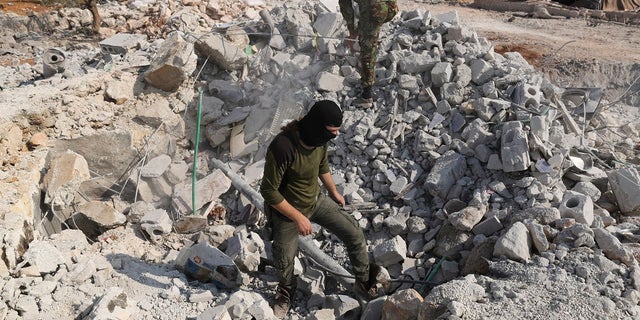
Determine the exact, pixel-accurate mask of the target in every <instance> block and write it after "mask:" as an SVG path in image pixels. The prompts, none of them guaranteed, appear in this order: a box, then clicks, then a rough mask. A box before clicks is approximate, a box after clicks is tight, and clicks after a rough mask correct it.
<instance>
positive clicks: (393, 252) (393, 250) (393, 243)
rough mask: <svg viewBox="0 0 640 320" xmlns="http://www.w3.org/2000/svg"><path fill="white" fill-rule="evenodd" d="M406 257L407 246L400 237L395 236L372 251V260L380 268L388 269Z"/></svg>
mask: <svg viewBox="0 0 640 320" xmlns="http://www.w3.org/2000/svg"><path fill="white" fill-rule="evenodd" d="M406 256H407V244H406V243H405V241H404V239H403V238H402V237H401V236H399V235H398V236H395V237H393V238H391V239H389V240H387V241H385V242H383V243H381V244H379V245H377V246H376V247H375V248H374V249H373V258H374V260H375V261H376V263H378V264H380V265H381V266H384V267H388V266H390V265H392V264H394V263H398V262H400V261H402V260H404V259H405V257H406Z"/></svg>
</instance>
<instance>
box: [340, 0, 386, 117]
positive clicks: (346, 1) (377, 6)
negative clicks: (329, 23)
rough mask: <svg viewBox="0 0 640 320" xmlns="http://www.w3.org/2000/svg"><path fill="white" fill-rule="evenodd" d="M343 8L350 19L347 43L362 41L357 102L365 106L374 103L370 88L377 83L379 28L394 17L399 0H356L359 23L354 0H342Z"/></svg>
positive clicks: (346, 19)
mask: <svg viewBox="0 0 640 320" xmlns="http://www.w3.org/2000/svg"><path fill="white" fill-rule="evenodd" d="M339 1H340V2H339V5H340V12H341V13H342V17H343V18H344V20H345V21H346V22H347V29H348V30H349V37H348V39H347V40H346V43H345V44H346V46H347V47H348V48H350V49H353V44H354V42H355V40H356V39H358V44H359V45H360V68H361V71H360V73H361V83H362V94H361V96H360V99H359V101H357V102H356V103H357V104H358V105H360V106H362V107H371V106H373V97H372V95H371V89H372V87H373V84H374V83H375V73H374V72H375V67H376V56H377V52H378V37H379V36H380V28H381V27H382V25H383V24H384V23H386V22H389V21H391V19H393V17H394V16H395V15H396V13H398V4H397V3H396V0H355V2H356V3H357V4H358V8H359V12H360V16H359V17H358V24H357V27H356V23H355V20H356V16H355V11H354V8H353V1H354V0H339Z"/></svg>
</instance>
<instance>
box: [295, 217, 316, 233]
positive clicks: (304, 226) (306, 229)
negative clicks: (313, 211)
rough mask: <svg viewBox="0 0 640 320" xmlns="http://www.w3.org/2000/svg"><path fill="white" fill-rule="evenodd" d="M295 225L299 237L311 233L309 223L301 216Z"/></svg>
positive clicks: (311, 228)
mask: <svg viewBox="0 0 640 320" xmlns="http://www.w3.org/2000/svg"><path fill="white" fill-rule="evenodd" d="M295 222H296V225H297V226H298V234H300V235H301V236H303V237H304V236H308V235H310V234H311V232H313V227H312V226H311V221H309V219H308V218H307V217H305V216H303V215H300V216H299V217H298V218H297V219H296V220H295Z"/></svg>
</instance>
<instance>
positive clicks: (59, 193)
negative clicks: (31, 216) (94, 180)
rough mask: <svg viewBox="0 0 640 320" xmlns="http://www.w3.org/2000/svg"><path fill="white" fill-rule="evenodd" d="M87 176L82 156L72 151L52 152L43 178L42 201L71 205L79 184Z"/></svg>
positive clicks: (86, 178) (85, 162)
mask: <svg viewBox="0 0 640 320" xmlns="http://www.w3.org/2000/svg"><path fill="white" fill-rule="evenodd" d="M89 178H91V174H90V173H89V165H88V164H87V161H86V160H85V159H84V157H82V156H81V155H79V154H77V153H75V152H73V151H65V152H61V153H56V154H54V155H53V156H52V159H51V163H50V164H49V169H48V170H47V174H46V175H45V177H44V180H43V186H44V191H45V197H44V203H46V204H51V205H56V206H68V205H71V203H73V199H74V198H75V193H76V191H78V189H79V188H80V184H81V183H82V182H84V181H86V180H89Z"/></svg>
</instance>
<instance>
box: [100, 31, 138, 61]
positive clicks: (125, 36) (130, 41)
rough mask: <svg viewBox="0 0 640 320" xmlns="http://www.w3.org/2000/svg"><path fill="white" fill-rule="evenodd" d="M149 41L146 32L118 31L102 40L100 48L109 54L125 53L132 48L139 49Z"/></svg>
mask: <svg viewBox="0 0 640 320" xmlns="http://www.w3.org/2000/svg"><path fill="white" fill-rule="evenodd" d="M145 42H147V35H146V34H131V33H118V34H115V35H113V36H111V37H109V38H107V39H104V40H102V41H100V43H99V45H100V49H102V52H104V53H107V54H119V55H122V56H123V55H125V54H127V53H128V52H129V50H131V49H139V48H141V47H142V45H143V44H144V43H145Z"/></svg>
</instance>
